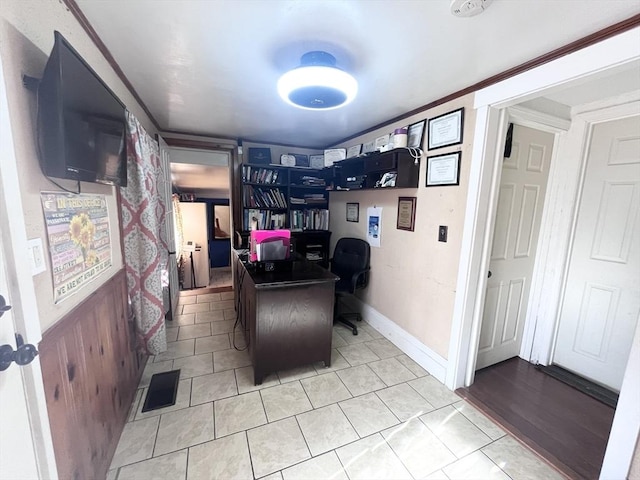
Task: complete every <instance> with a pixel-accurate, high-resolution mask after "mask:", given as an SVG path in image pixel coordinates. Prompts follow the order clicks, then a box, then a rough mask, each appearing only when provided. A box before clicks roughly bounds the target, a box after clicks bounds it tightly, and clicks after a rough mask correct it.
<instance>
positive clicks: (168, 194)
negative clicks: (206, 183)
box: [157, 135, 180, 318]
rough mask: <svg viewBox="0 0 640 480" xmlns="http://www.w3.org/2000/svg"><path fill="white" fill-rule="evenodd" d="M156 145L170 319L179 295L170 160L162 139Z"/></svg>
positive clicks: (159, 138) (158, 136)
mask: <svg viewBox="0 0 640 480" xmlns="http://www.w3.org/2000/svg"><path fill="white" fill-rule="evenodd" d="M157 138H158V145H159V146H160V165H161V168H162V175H163V178H164V188H163V189H161V191H163V195H164V203H165V207H166V209H167V213H166V215H165V229H166V236H167V246H168V248H169V260H168V265H167V270H168V276H169V299H170V302H171V303H170V310H171V314H170V315H171V318H173V315H174V313H175V311H176V308H177V306H178V296H179V294H180V281H179V279H178V258H177V256H176V251H177V250H176V239H175V230H174V217H173V196H172V187H171V158H170V156H169V146H168V145H167V143H166V142H165V141H164V139H163V138H162V137H161V136H160V135H157Z"/></svg>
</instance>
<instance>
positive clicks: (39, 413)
mask: <svg viewBox="0 0 640 480" xmlns="http://www.w3.org/2000/svg"><path fill="white" fill-rule="evenodd" d="M0 164H1V166H2V168H0V224H1V225H2V229H0V234H1V235H2V242H1V243H2V246H1V247H0V248H3V249H4V253H5V255H4V258H5V259H6V264H5V270H6V275H7V279H8V280H9V287H10V290H11V291H10V297H11V304H12V307H13V308H12V312H13V319H14V324H15V328H16V331H18V332H20V333H22V334H23V335H24V339H25V341H26V342H29V343H32V344H34V345H38V343H40V341H41V340H42V327H41V326H40V315H39V313H38V306H37V305H38V302H37V301H36V292H35V288H34V284H33V278H32V276H31V269H30V268H29V265H30V264H31V262H30V259H29V251H28V249H27V248H26V246H27V232H26V229H25V223H24V218H25V217H24V209H23V207H22V197H21V192H20V181H19V178H18V170H17V162H16V156H15V148H14V143H13V133H12V131H11V118H10V115H9V108H8V94H7V88H6V83H5V77H4V71H3V68H2V61H1V59H0ZM10 368H15V365H14V366H12V367H10ZM20 371H21V373H22V383H23V386H24V392H25V398H24V399H22V401H24V402H25V403H26V405H27V411H28V414H29V428H30V431H31V438H32V440H33V446H34V451H35V455H36V462H37V469H38V474H39V478H41V479H45V478H46V479H57V478H58V471H57V468H56V460H55V453H54V450H53V440H52V437H51V427H50V424H49V415H48V411H47V402H46V398H45V392H44V383H43V381H42V369H41V366H40V357H39V356H37V357H36V358H35V359H34V360H33V361H32V362H31V363H30V364H29V365H27V366H25V367H22V368H21V369H20ZM1 374H2V373H1V372H0V375H1Z"/></svg>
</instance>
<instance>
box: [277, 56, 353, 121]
mask: <svg viewBox="0 0 640 480" xmlns="http://www.w3.org/2000/svg"><path fill="white" fill-rule="evenodd" d="M327 55H328V54H327ZM303 58H304V57H303ZM278 93H279V94H280V96H281V97H282V99H283V100H284V101H285V102H287V103H289V104H291V105H293V106H295V107H299V108H305V109H308V110H330V109H334V108H339V107H342V106H344V105H347V104H348V103H350V102H351V101H352V100H353V99H354V98H355V97H356V94H357V93H358V82H357V81H356V79H355V78H353V76H351V75H349V74H348V73H347V72H345V71H344V70H340V69H339V68H337V67H333V66H326V65H307V66H305V65H303V66H301V67H298V68H295V69H293V70H290V71H288V72H287V73H285V74H284V75H282V76H281V77H280V79H279V80H278Z"/></svg>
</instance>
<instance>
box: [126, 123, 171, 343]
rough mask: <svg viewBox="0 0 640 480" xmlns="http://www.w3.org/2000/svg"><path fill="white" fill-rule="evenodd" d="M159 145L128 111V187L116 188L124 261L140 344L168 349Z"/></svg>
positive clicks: (163, 208) (165, 247)
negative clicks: (163, 281)
mask: <svg viewBox="0 0 640 480" xmlns="http://www.w3.org/2000/svg"><path fill="white" fill-rule="evenodd" d="M161 175H162V172H161V169H160V156H159V149H158V143H157V142H156V141H155V140H154V139H153V138H151V136H149V134H148V133H147V132H146V130H145V129H144V127H143V126H142V125H141V124H140V122H138V120H137V119H136V118H135V117H134V116H133V115H132V114H131V113H130V112H127V187H126V188H122V189H120V192H121V194H122V195H121V199H122V200H121V205H122V222H123V226H122V227H123V233H124V261H125V267H126V271H127V284H128V287H129V298H130V300H131V306H132V309H133V313H134V315H135V321H136V327H137V328H136V331H137V339H138V348H139V349H141V350H142V351H144V352H146V353H147V354H149V355H157V354H158V353H161V352H164V351H165V350H166V349H167V337H166V331H165V322H164V315H165V309H164V303H163V285H162V275H163V271H164V270H165V269H166V265H167V261H168V258H167V257H168V254H167V242H166V232H165V212H166V208H165V205H164V201H163V198H165V197H164V196H163V195H162V192H160V191H159V190H158V188H163V185H164V183H163V182H161V181H159V180H160V179H161Z"/></svg>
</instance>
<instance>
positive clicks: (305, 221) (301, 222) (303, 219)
mask: <svg viewBox="0 0 640 480" xmlns="http://www.w3.org/2000/svg"><path fill="white" fill-rule="evenodd" d="M289 225H290V227H291V229H292V230H329V210H327V209H313V210H292V211H291V212H289Z"/></svg>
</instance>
